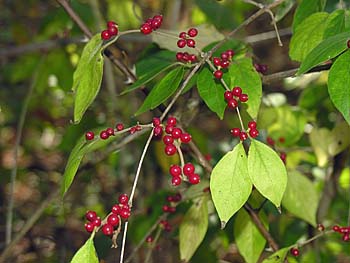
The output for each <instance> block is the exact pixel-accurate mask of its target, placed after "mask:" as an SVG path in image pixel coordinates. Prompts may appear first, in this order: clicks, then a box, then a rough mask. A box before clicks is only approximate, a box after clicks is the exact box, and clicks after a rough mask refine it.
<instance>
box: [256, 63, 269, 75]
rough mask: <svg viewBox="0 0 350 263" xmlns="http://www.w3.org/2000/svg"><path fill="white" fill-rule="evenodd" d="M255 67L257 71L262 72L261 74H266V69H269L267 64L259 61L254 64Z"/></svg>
mask: <svg viewBox="0 0 350 263" xmlns="http://www.w3.org/2000/svg"><path fill="white" fill-rule="evenodd" d="M254 68H255V70H256V71H257V72H259V73H261V74H265V73H266V71H267V65H265V64H258V63H255V64H254Z"/></svg>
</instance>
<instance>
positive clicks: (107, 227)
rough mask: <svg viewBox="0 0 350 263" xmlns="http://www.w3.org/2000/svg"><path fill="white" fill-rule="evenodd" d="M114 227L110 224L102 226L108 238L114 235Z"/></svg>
mask: <svg viewBox="0 0 350 263" xmlns="http://www.w3.org/2000/svg"><path fill="white" fill-rule="evenodd" d="M113 230H114V229H113V226H112V225H110V224H104V225H103V226H102V233H103V234H105V235H106V236H111V235H112V234H113Z"/></svg>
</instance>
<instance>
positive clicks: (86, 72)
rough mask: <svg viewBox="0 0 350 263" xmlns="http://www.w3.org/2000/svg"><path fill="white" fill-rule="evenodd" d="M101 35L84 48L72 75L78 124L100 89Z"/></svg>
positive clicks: (101, 66) (93, 38) (75, 115)
mask: <svg viewBox="0 0 350 263" xmlns="http://www.w3.org/2000/svg"><path fill="white" fill-rule="evenodd" d="M101 46H102V40H101V35H100V34H96V35H94V36H93V37H92V38H91V39H90V41H89V42H88V43H87V44H86V46H85V47H84V50H83V53H82V55H81V58H80V60H79V63H78V66H77V69H76V70H75V72H74V75H73V88H72V90H73V91H74V92H75V98H74V122H75V123H78V122H80V120H81V118H82V117H83V115H84V113H85V111H86V110H87V108H88V107H89V106H90V104H91V103H92V102H93V101H94V99H95V98H96V96H97V93H98V92H99V90H100V87H101V81H102V73H103V57H102V53H101Z"/></svg>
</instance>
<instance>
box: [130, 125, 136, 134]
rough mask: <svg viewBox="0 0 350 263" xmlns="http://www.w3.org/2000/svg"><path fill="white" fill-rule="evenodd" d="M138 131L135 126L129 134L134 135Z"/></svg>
mask: <svg viewBox="0 0 350 263" xmlns="http://www.w3.org/2000/svg"><path fill="white" fill-rule="evenodd" d="M136 131H137V129H136V127H135V126H133V127H131V128H130V129H129V133H130V134H134V133H135V132H136Z"/></svg>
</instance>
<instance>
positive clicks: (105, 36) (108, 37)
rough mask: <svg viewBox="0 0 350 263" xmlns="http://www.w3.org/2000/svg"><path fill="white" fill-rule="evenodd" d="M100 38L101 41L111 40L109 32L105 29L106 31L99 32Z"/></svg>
mask: <svg viewBox="0 0 350 263" xmlns="http://www.w3.org/2000/svg"><path fill="white" fill-rule="evenodd" d="M101 38H102V39H103V40H108V39H110V38H111V35H110V33H109V31H108V30H107V29H106V30H103V31H102V32H101Z"/></svg>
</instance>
